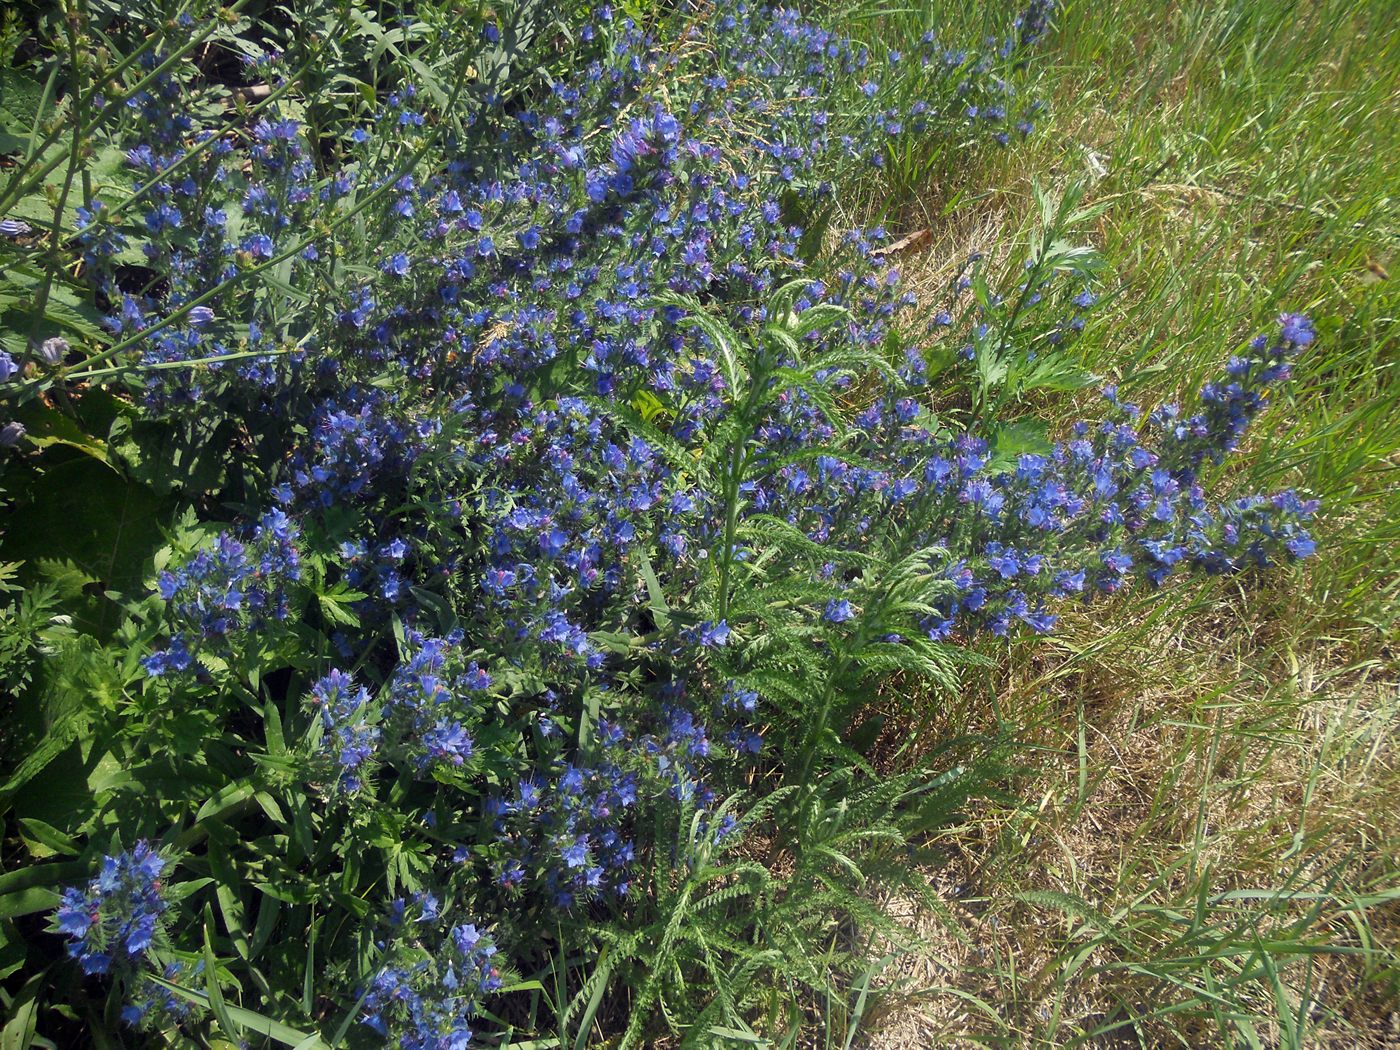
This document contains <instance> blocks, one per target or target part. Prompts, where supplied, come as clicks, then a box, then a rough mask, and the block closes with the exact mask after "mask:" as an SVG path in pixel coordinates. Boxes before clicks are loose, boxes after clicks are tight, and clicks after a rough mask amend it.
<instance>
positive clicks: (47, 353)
mask: <svg viewBox="0 0 1400 1050" xmlns="http://www.w3.org/2000/svg"><path fill="white" fill-rule="evenodd" d="M68 350H69V346H68V340H67V339H64V338H63V337H62V336H54V337H53V338H52V339H45V340H44V341H43V342H42V343H40V344H39V358H40V359H41V360H42V361H43V362H44V364H46V365H48V366H49V367H50V368H57V367H58V366H59V365H61V364H63V359H64V358H65V357H67V356H68Z"/></svg>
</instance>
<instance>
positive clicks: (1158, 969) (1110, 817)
mask: <svg viewBox="0 0 1400 1050" xmlns="http://www.w3.org/2000/svg"><path fill="white" fill-rule="evenodd" d="M1394 13H1395V12H1394V5H1393V4H1392V3H1388V2H1385V0H1376V2H1366V0H1320V2H1315V3H1306V2H1303V3H1290V2H1285V0H1234V2H1213V3H1203V4H1181V3H1174V2H1169V0H1141V2H1138V3H1133V4H1124V3H1120V4H1101V3H1099V4H1089V3H1084V2H1074V3H1071V4H1070V5H1069V6H1068V7H1067V8H1066V9H1064V10H1062V11H1061V13H1060V16H1059V18H1058V22H1057V28H1056V31H1055V33H1054V35H1053V36H1052V38H1051V39H1050V40H1049V41H1048V42H1047V44H1046V45H1045V46H1044V49H1043V52H1042V55H1043V58H1042V61H1043V62H1044V66H1043V68H1042V70H1041V72H1042V81H1041V88H1042V91H1043V92H1044V94H1045V95H1046V97H1048V98H1049V99H1050V100H1051V113H1050V115H1049V117H1048V119H1046V120H1045V121H1044V122H1043V125H1042V127H1041V128H1040V130H1039V132H1038V134H1037V136H1036V138H1035V139H1034V140H1033V141H1032V142H1030V143H1027V144H1025V145H1022V146H1020V147H1017V148H1014V149H1011V150H1007V151H1004V152H995V151H985V152H982V153H978V154H976V155H963V156H961V157H950V156H947V155H944V154H933V153H931V154H930V155H929V156H928V157H924V158H913V159H910V160H909V162H908V163H907V164H904V165H902V166H900V167H899V168H898V169H897V170H894V171H891V172H887V173H886V175H885V177H884V178H883V179H882V180H879V181H875V180H872V181H871V182H870V183H869V184H868V185H867V186H865V187H864V191H863V193H862V194H861V195H859V197H858V198H856V197H853V198H852V200H853V201H856V203H854V204H853V205H852V213H853V214H856V213H861V214H867V215H868V214H879V215H882V216H883V217H885V218H886V220H887V222H888V223H889V225H890V228H891V232H892V234H893V235H895V236H899V235H901V234H903V233H907V232H910V231H912V230H916V229H919V228H921V227H924V226H929V227H931V228H932V229H933V231H934V234H935V238H934V243H933V246H932V247H931V248H930V250H929V251H928V252H927V253H926V254H925V255H923V256H921V257H918V258H912V259H909V260H908V261H907V262H906V264H905V268H906V270H907V271H909V275H910V276H911V277H912V278H913V279H914V281H915V282H916V283H917V282H920V281H921V280H922V281H925V282H926V283H928V284H931V283H933V281H934V280H935V279H936V278H937V277H938V276H939V275H941V274H943V273H945V272H946V268H947V267H948V266H949V265H950V264H955V263H956V260H957V258H958V257H959V256H960V255H961V254H965V253H966V252H968V251H970V250H973V249H984V248H988V247H991V246H994V245H996V244H997V243H1005V241H1006V239H1007V238H1008V237H1021V238H1024V237H1025V236H1027V235H1028V234H1029V232H1030V230H1031V222H1032V211H1033V202H1032V199H1031V185H1032V180H1033V179H1037V180H1039V182H1040V183H1041V184H1042V185H1044V186H1046V187H1047V188H1049V189H1050V190H1051V191H1052V192H1062V191H1063V190H1064V189H1066V188H1067V187H1069V186H1071V185H1074V184H1076V183H1082V184H1084V185H1085V186H1086V187H1087V200H1088V202H1089V203H1091V204H1092V203H1100V204H1102V205H1104V207H1105V210H1104V212H1103V214H1102V216H1101V218H1099V219H1098V220H1097V222H1096V223H1095V224H1093V226H1091V227H1090V228H1088V229H1086V230H1083V231H1081V235H1082V236H1083V237H1085V238H1087V240H1089V241H1090V242H1092V244H1093V245H1094V246H1095V247H1096V248H1097V249H1098V251H1099V252H1100V253H1101V254H1102V256H1103V258H1104V260H1105V262H1106V264H1107V266H1106V269H1105V271H1104V275H1105V276H1104V284H1103V291H1104V292H1105V299H1106V300H1107V303H1106V305H1105V306H1104V307H1103V308H1102V309H1101V311H1100V312H1099V314H1098V315H1097V317H1096V319H1095V320H1093V321H1091V322H1090V329H1089V331H1088V332H1087V334H1086V336H1085V338H1084V339H1083V340H1082V341H1081V342H1080V343H1079V344H1078V347H1077V349H1076V351H1075V353H1077V354H1078V355H1080V357H1081V360H1082V363H1083V364H1085V365H1086V366H1087V367H1088V368H1090V369H1091V370H1092V371H1094V372H1095V373H1097V374H1098V375H1100V376H1103V377H1105V378H1111V379H1113V380H1115V381H1117V382H1119V383H1120V386H1121V389H1122V390H1123V391H1124V393H1125V395H1128V396H1131V398H1132V399H1134V400H1136V401H1138V402H1140V403H1142V404H1144V405H1146V406H1151V405H1154V404H1157V403H1159V402H1161V401H1164V400H1169V399H1177V398H1180V397H1182V396H1183V395H1185V394H1187V393H1189V391H1190V390H1191V389H1193V388H1195V387H1198V386H1199V385H1200V382H1201V381H1202V380H1203V378H1205V377H1206V375H1207V374H1208V373H1209V372H1211V371H1213V370H1214V369H1215V368H1216V367H1217V366H1218V364H1219V362H1220V361H1221V359H1222V358H1223V356H1224V355H1226V354H1228V353H1229V352H1230V351H1231V350H1232V349H1233V348H1235V347H1236V346H1238V345H1239V344H1240V343H1241V342H1242V341H1243V340H1244V339H1246V338H1248V336H1249V335H1250V334H1252V333H1253V332H1255V331H1258V330H1260V329H1262V328H1265V327H1267V326H1268V324H1269V322H1270V321H1271V320H1272V318H1273V317H1274V316H1275V315H1277V314H1278V313H1279V312H1280V311H1282V310H1284V309H1289V310H1301V311H1305V312H1308V313H1309V314H1311V315H1312V316H1313V317H1314V318H1315V319H1316V320H1317V322H1318V328H1319V333H1320V338H1319V341H1318V344H1317V345H1316V346H1315V347H1314V349H1313V351H1312V352H1311V353H1310V354H1309V355H1308V356H1307V357H1305V358H1304V359H1303V360H1301V361H1300V362H1299V365H1298V368H1297V372H1296V379H1295V381H1294V382H1293V383H1292V384H1291V386H1290V389H1289V390H1288V392H1287V393H1285V394H1283V395H1281V396H1280V397H1279V398H1278V399H1277V401H1276V403H1275V404H1274V405H1273V406H1272V408H1271V409H1270V410H1269V411H1268V412H1267V413H1266V415H1265V416H1264V417H1263V418H1262V419H1261V420H1260V421H1259V423H1258V424H1257V426H1256V428H1255V430H1254V431H1253V435H1252V437H1251V439H1250V444H1249V446H1248V447H1247V449H1246V453H1245V455H1243V456H1241V457H1239V463H1238V465H1237V466H1235V467H1234V468H1232V469H1233V470H1234V475H1233V478H1232V480H1233V481H1234V482H1235V483H1237V484H1238V487H1239V490H1240V491H1241V492H1243V491H1246V490H1251V489H1275V488H1282V487H1287V486H1296V487H1298V488H1300V489H1303V490H1306V491H1307V492H1309V493H1311V494H1313V495H1316V496H1318V497H1320V498H1322V499H1323V500H1324V504H1323V511H1322V513H1321V515H1320V518H1319V521H1318V527H1317V530H1316V532H1317V537H1318V548H1319V554H1318V557H1317V558H1316V559H1315V560H1313V561H1312V562H1311V563H1310V564H1309V565H1307V567H1306V568H1303V569H1300V570H1298V571H1296V572H1294V573H1285V574H1282V575H1281V576H1280V577H1278V578H1270V579H1268V580H1264V579H1253V578H1245V579H1238V580H1230V581H1211V582H1206V583H1202V584H1196V585H1189V586H1178V587H1175V588H1174V589H1172V590H1171V591H1170V592H1168V593H1167V594H1165V595H1157V596H1149V595H1134V596H1126V597H1124V598H1123V599H1121V600H1120V601H1118V602H1117V603H1116V605H1114V606H1112V607H1110V608H1109V609H1108V611H1107V615H1105V612H1104V610H1102V609H1100V610H1097V611H1096V612H1095V614H1094V615H1093V616H1092V617H1088V616H1086V617H1083V618H1073V617H1072V618H1068V619H1067V620H1066V621H1065V622H1064V623H1063V624H1062V630H1061V631H1060V633H1059V634H1058V635H1057V636H1056V637H1055V639H1054V640H1053V641H1052V642H1051V643H1050V644H1049V646H1048V647H1047V646H1045V645H1043V644H1037V645H1034V646H1015V647H1012V648H1011V649H1009V650H1007V649H1005V648H1003V649H1001V650H995V651H994V650H988V652H989V653H990V654H994V655H997V656H998V661H999V662H998V667H997V671H996V673H995V675H993V676H990V677H988V678H987V679H986V680H985V681H981V682H979V683H978V684H977V686H976V687H974V688H972V689H971V690H969V691H968V692H967V694H966V695H965V696H963V697H961V698H960V699H959V700H958V701H957V702H956V703H954V704H953V705H952V707H951V708H949V709H947V710H943V711H940V712H939V713H937V714H936V715H932V716H930V715H928V714H927V713H925V714H923V715H920V716H912V717H917V718H918V721H919V722H921V723H923V724H925V725H926V726H927V727H928V728H926V729H925V730H924V732H940V733H943V734H945V735H946V734H960V733H968V732H973V733H978V732H980V733H991V732H1009V733H1010V734H1011V735H1012V736H1013V737H1014V738H1016V739H1017V740H1018V741H1019V742H1020V743H1021V745H1022V747H1023V750H1022V752H1021V757H1022V760H1023V771H1022V772H1021V773H1020V774H1019V775H1018V776H1016V777H1014V778H1010V779H1008V780H1007V781H1006V782H1005V784H1004V785H1003V786H1004V788H1005V789H1006V797H1007V798H1010V799H1015V800H1016V801H1015V802H1003V803H996V804H987V805H986V806H984V807H982V808H981V809H980V810H979V811H976V812H975V813H974V815H973V816H972V818H971V819H970V820H969V821H968V823H966V824H964V825H963V826H960V827H958V828H955V829H951V830H950V831H949V832H948V833H947V834H945V835H943V836H942V837H941V839H940V840H939V842H938V843H936V844H935V846H934V848H933V849H932V850H931V860H930V874H931V875H932V876H933V877H934V878H935V879H936V880H937V884H938V885H940V886H943V887H944V888H945V890H946V892H945V893H944V896H945V899H946V900H947V903H948V907H947V908H946V909H945V910H943V911H941V912H939V913H938V914H933V913H929V912H927V911H926V910H923V909H915V910H914V912H913V913H912V914H911V916H910V917H909V919H908V922H909V923H910V925H911V926H912V927H914V928H915V929H916V930H917V931H918V932H919V933H920V934H921V935H922V937H923V939H924V940H923V943H924V947H923V948H922V949H920V950H919V951H916V952H914V953H912V954H911V955H908V956H906V957H904V958H903V959H902V960H901V961H900V963H899V964H898V965H897V966H892V967H890V968H889V969H888V970H887V971H886V973H884V974H882V976H881V978H880V979H878V980H877V981H876V982H875V984H876V986H877V987H879V988H881V989H883V994H882V995H880V996H875V997H874V998H875V1000H876V1001H875V1005H874V1006H872V1007H871V1008H870V1009H869V1011H868V1013H867V1018H866V1038H867V1039H868V1041H869V1043H870V1045H873V1046H891V1047H893V1046H926V1045H950V1046H954V1045H956V1046H977V1045H985V1046H1062V1045H1063V1046H1068V1045H1088V1046H1119V1045H1121V1046H1136V1045H1142V1046H1171V1045H1180V1046H1190V1047H1198V1046H1240V1047H1247V1046H1283V1047H1302V1046H1323V1045H1327V1046H1346V1047H1354V1046H1362V1047H1368V1046H1376V1047H1379V1046H1385V1045H1394V1042H1393V1040H1395V1039H1397V1038H1400V1033H1397V1030H1396V1029H1395V1028H1394V1024H1395V1021H1394V1019H1393V1018H1394V1011H1396V1009H1397V989H1398V988H1400V970H1398V969H1397V956H1396V947H1397V944H1396V935H1397V931H1400V802H1397V798H1400V762H1397V749H1396V731H1397V728H1398V727H1400V701H1397V674H1396V664H1395V654H1396V650H1395V640H1396V639H1395V627H1396V617H1397V611H1400V601H1397V586H1400V564H1398V563H1397V559H1400V525H1397V522H1400V477H1397V473H1396V468H1397V465H1398V464H1400V399H1398V398H1397V389H1396V379H1397V376H1396V369H1397V351H1400V333H1398V332H1397V327H1396V323H1395V320H1396V314H1397V310H1400V279H1396V278H1387V277H1386V276H1384V275H1385V274H1386V273H1387V272H1388V271H1394V272H1395V273H1396V274H1397V278H1400V160H1397V158H1400V120H1397V119H1396V114H1397V113H1400V28H1397V25H1396V23H1397V20H1396V19H1395V18H1394ZM981 17H983V15H982V13H981V10H980V9H979V7H977V6H973V5H969V6H968V7H967V9H966V10H965V11H962V12H960V13H959V12H956V11H955V12H954V13H953V14H952V15H951V16H949V20H950V21H951V22H952V23H959V21H960V20H961V21H962V22H963V23H969V22H975V20H977V19H980V18H981ZM934 20H935V16H934V15H931V14H930V13H928V12H925V11H923V10H922V9H920V10H917V11H902V12H890V11H889V9H888V7H886V8H885V10H884V11H883V12H882V11H881V10H879V8H878V5H865V6H864V7H862V8H861V9H860V10H859V11H858V12H857V14H856V16H855V17H853V18H852V19H851V25H852V26H854V27H855V29H854V31H855V32H857V33H859V34H862V35H865V36H867V37H869V38H871V39H873V40H875V41H877V42H883V43H884V44H885V45H887V46H890V47H896V48H897V47H899V46H901V45H900V43H899V42H900V40H902V39H905V38H907V36H908V34H909V33H911V32H913V31H915V30H918V31H921V30H922V28H923V27H924V26H926V25H927V24H930V22H931V21H934ZM969 160H971V163H970V164H969V163H968V161H969ZM1092 396H1093V392H1092V391H1086V392H1085V394H1084V395H1083V396H1082V397H1074V398H1071V397H1065V396H1063V395H1061V396H1059V397H1057V398H1055V399H1044V400H1043V401H1040V402H1037V411H1038V412H1039V413H1040V414H1042V415H1043V416H1044V418H1045V419H1046V421H1047V422H1048V423H1049V424H1050V426H1051V428H1052V429H1055V428H1057V427H1060V426H1063V425H1064V424H1065V423H1066V422H1067V421H1068V420H1069V419H1071V418H1074V417H1075V415H1076V413H1077V410H1079V409H1081V408H1083V407H1084V405H1085V404H1086V403H1087V401H1088V400H1089V399H1090V398H1091V397H1092ZM940 703H942V701H940ZM907 721H908V717H906V722H907ZM899 974H902V977H900V976H898V975H899Z"/></svg>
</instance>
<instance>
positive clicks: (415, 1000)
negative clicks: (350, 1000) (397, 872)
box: [360, 894, 502, 1050]
mask: <svg viewBox="0 0 1400 1050" xmlns="http://www.w3.org/2000/svg"><path fill="white" fill-rule="evenodd" d="M389 914H390V922H391V924H392V926H393V930H392V932H391V935H390V936H391V940H390V941H389V942H381V943H380V948H381V950H382V951H384V952H385V954H386V956H387V957H388V960H389V961H387V962H386V963H384V964H383V965H382V966H380V967H379V969H378V970H377V971H375V973H374V974H373V976H371V977H370V978H369V980H368V981H367V982H366V984H365V987H364V988H363V990H362V1000H361V1003H360V1023H361V1024H363V1025H365V1026H366V1027H367V1028H369V1029H371V1030H372V1031H374V1032H375V1033H377V1034H378V1035H379V1036H380V1037H381V1038H382V1039H384V1040H385V1043H384V1044H383V1045H386V1046H393V1047H399V1048H400V1050H466V1047H468V1046H470V1045H471V1039H472V1030H471V1027H470V1025H471V1021H472V1018H473V1017H475V1016H476V1014H477V1012H478V1010H479V1009H480V1006H481V1002H482V1000H483V999H485V998H486V997H487V996H489V995H491V994H492V993H494V992H496V991H499V990H500V988H501V983H502V982H501V975H500V971H499V969H498V968H497V966H496V963H495V961H494V957H495V955H496V945H495V942H494V941H493V940H492V938H491V936H490V934H488V933H485V932H483V931H481V930H478V929H477V927H476V926H475V925H473V924H472V923H462V924H459V925H456V926H450V927H449V926H447V925H446V923H445V922H444V921H443V919H442V917H441V914H440V908H439V904H438V901H437V899H436V898H434V897H433V896H432V895H430V894H424V895H421V896H420V897H419V898H417V899H416V900H414V901H413V902H411V903H410V902H406V901H405V900H403V899H402V898H399V899H397V900H395V901H394V902H393V903H392V905H391V906H390V913H389Z"/></svg>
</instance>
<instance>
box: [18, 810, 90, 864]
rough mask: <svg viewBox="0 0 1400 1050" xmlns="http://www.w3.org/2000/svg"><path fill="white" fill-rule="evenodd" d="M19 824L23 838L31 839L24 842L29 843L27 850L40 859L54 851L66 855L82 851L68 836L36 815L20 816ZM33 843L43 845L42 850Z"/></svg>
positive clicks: (71, 855)
mask: <svg viewBox="0 0 1400 1050" xmlns="http://www.w3.org/2000/svg"><path fill="white" fill-rule="evenodd" d="M19 825H20V827H22V828H23V829H24V830H25V832H26V835H25V838H26V839H28V840H32V842H28V843H26V844H27V845H29V852H30V853H32V854H33V855H34V856H36V857H39V858H41V859H42V858H44V857H51V856H53V855H54V854H56V853H61V854H63V855H64V856H67V857H76V856H77V855H78V854H79V853H80V852H82V851H81V850H80V849H79V847H78V844H77V843H76V842H75V841H73V839H72V838H71V837H70V836H68V835H65V834H64V833H63V832H61V831H59V830H58V829H57V828H56V827H54V826H52V825H51V824H45V823H44V822H43V821H42V820H39V819H38V818H36V817H20V818H19ZM35 844H37V845H39V846H42V847H44V851H42V852H41V851H39V850H36V849H35Z"/></svg>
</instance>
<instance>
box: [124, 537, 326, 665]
mask: <svg viewBox="0 0 1400 1050" xmlns="http://www.w3.org/2000/svg"><path fill="white" fill-rule="evenodd" d="M298 538H299V529H298V527H297V525H296V523H295V522H293V521H292V520H291V519H290V518H288V517H287V515H285V514H283V513H282V512H281V511H277V510H274V511H269V512H268V513H267V514H266V515H264V516H263V518H262V520H261V521H259V522H258V524H257V526H256V527H255V528H254V529H253V530H252V533H251V536H250V537H249V538H248V539H247V541H246V542H245V541H240V540H239V539H237V538H236V537H235V534H234V533H233V532H232V531H230V532H223V533H220V534H219V536H218V538H217V539H216V541H215V542H214V545H213V546H212V548H210V549H206V550H200V551H198V552H197V553H196V554H195V555H194V556H193V557H191V558H190V559H189V560H188V561H186V562H185V563H184V564H182V565H180V566H179V567H178V568H175V569H168V570H166V571H165V572H162V573H161V574H160V579H159V580H158V581H157V589H158V590H159V592H160V596H161V598H163V599H164V600H165V602H166V612H167V617H168V619H169V622H170V625H171V627H172V633H171V637H170V643H169V645H168V646H167V647H166V648H165V649H162V650H159V651H157V652H154V653H152V654H150V655H149V656H147V657H146V658H145V660H144V661H143V664H144V666H145V668H146V673H147V674H149V675H152V676H153V677H154V676H160V675H163V674H167V673H169V672H172V671H174V672H181V671H186V670H189V669H190V667H192V666H193V664H194V662H195V653H196V651H198V650H199V649H200V648H201V647H204V646H206V645H207V646H210V647H211V648H213V649H214V650H215V651H217V650H218V649H219V648H220V647H221V646H223V645H225V644H226V643H227V642H228V641H229V639H230V636H233V635H236V634H239V633H246V632H249V631H254V630H257V629H259V628H260V627H261V626H262V625H264V624H266V623H267V622H268V621H270V620H285V619H287V616H288V614H289V611H290V609H289V606H288V598H287V587H288V585H289V584H290V583H292V582H294V581H296V580H297V579H299V578H300V575H301V560H300V555H299V553H298V551H297V546H296V544H297V540H298Z"/></svg>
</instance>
